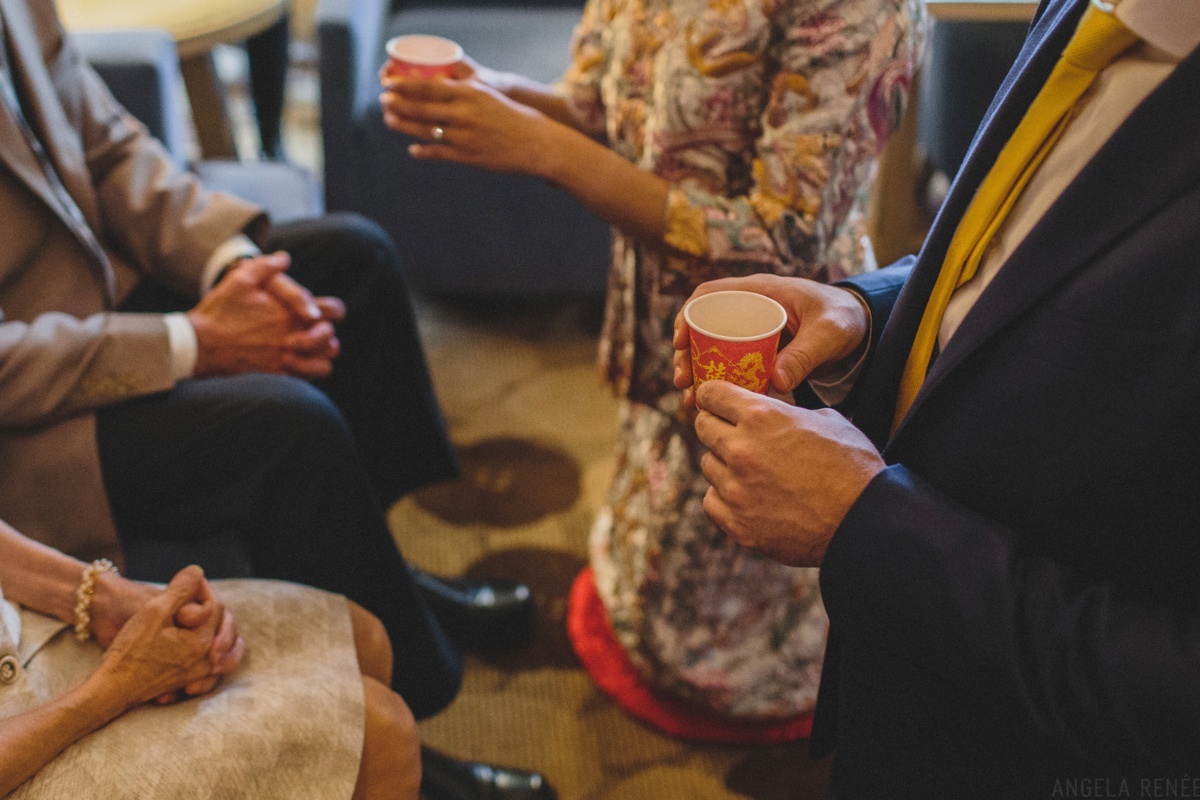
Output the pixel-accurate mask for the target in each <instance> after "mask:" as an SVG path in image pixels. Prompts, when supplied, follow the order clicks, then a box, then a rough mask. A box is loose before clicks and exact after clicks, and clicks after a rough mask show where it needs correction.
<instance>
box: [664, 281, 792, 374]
mask: <svg viewBox="0 0 1200 800" xmlns="http://www.w3.org/2000/svg"><path fill="white" fill-rule="evenodd" d="M683 318H684V320H685V321H686V322H687V325H688V329H689V332H690V334H691V339H692V378H693V380H694V381H695V382H696V384H697V385H699V384H701V383H703V382H704V381H712V380H721V381H730V382H731V383H736V384H737V385H738V386H741V387H743V388H745V389H749V390H750V391H752V392H759V393H760V394H766V393H767V391H768V390H769V389H770V388H771V369H772V367H774V366H775V352H776V350H777V349H778V348H779V334H780V332H781V331H782V330H783V326H784V325H786V324H787V312H786V311H784V309H783V306H781V305H779V303H777V302H775V301H774V300H772V299H771V298H769V297H767V296H765V295H761V294H757V293H755V292H738V291H730V292H713V293H711V294H702V295H700V296H699V297H697V298H696V299H694V300H692V301H691V302H689V303H688V304H687V305H686V306H684V307H683Z"/></svg>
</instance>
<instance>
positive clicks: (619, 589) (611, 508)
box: [557, 0, 924, 718]
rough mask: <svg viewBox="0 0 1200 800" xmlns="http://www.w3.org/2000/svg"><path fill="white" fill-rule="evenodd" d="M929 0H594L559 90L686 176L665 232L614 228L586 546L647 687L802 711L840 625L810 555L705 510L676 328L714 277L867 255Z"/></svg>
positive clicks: (770, 712) (630, 150) (655, 162)
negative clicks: (603, 409)
mask: <svg viewBox="0 0 1200 800" xmlns="http://www.w3.org/2000/svg"><path fill="white" fill-rule="evenodd" d="M923 13H924V12H923V8H922V6H921V3H920V0H588V4H587V6H586V8H585V10H584V16H583V20H582V22H581V24H580V26H579V27H578V29H577V30H576V35H575V41H574V43H573V66H572V67H571V69H570V70H569V71H568V73H567V74H566V75H565V76H564V77H563V79H562V80H561V82H560V83H559V84H558V86H557V91H558V93H559V94H560V95H561V96H562V97H563V98H564V99H565V100H566V101H567V103H568V105H569V106H570V107H571V109H572V111H573V113H574V114H575V115H576V119H577V120H578V122H579V125H580V127H581V128H583V129H584V130H586V131H588V132H589V133H592V134H593V135H595V136H597V137H598V138H600V139H601V140H603V141H605V142H606V143H607V144H608V145H609V146H610V147H612V148H613V149H614V150H615V151H617V152H618V153H620V154H621V155H623V156H624V157H626V158H627V159H629V160H630V161H631V162H633V163H634V164H636V165H638V166H639V167H641V168H643V169H646V170H650V171H651V172H653V173H654V174H656V175H658V176H660V177H662V178H664V179H665V180H667V181H668V182H670V184H671V187H672V188H671V191H670V194H669V198H670V199H669V203H668V209H667V215H668V232H667V234H666V236H665V237H664V241H662V242H647V241H637V240H634V239H631V238H629V237H626V236H624V235H622V234H621V233H620V232H617V233H616V234H615V238H614V244H613V263H612V271H611V274H610V278H609V287H608V304H607V309H606V313H605V323H604V329H603V332H602V336H601V348H600V350H601V352H600V362H601V368H602V370H603V372H604V374H605V376H606V378H607V379H608V380H609V381H610V382H611V383H612V385H613V386H614V388H615V390H616V391H617V392H618V393H619V394H620V395H621V396H622V397H623V398H624V402H623V403H622V411H621V420H620V431H619V442H618V447H617V471H616V477H615V479H614V481H613V484H612V487H611V489H610V492H609V496H608V499H607V504H606V506H605V508H604V509H603V510H602V512H601V514H600V516H599V518H598V519H597V521H596V524H595V526H594V528H593V531H592V535H591V541H590V559H591V564H592V567H593V571H594V573H595V578H596V584H597V589H598V591H599V593H600V596H601V598H602V599H603V601H604V603H605V605H606V607H607V609H608V613H609V617H610V619H611V621H612V624H613V626H614V629H615V632H616V634H617V638H618V639H619V641H620V642H621V643H622V644H623V646H624V647H625V649H626V651H627V653H628V655H629V657H630V659H631V660H632V662H633V663H634V664H635V665H636V666H637V668H638V669H639V670H640V671H641V673H642V674H643V676H644V677H645V678H646V679H647V680H648V681H649V682H650V683H651V684H652V685H654V686H656V687H658V688H660V689H664V690H667V691H669V692H673V693H675V694H677V695H682V696H684V697H686V698H689V699H691V700H693V701H696V702H698V703H700V704H703V705H704V706H707V707H709V708H711V709H713V710H715V711H717V712H719V713H722V714H726V715H729V716H733V717H742V718H772V717H783V716H790V715H793V714H796V713H800V712H803V711H807V710H810V709H811V708H812V707H813V705H814V703H815V697H816V687H817V683H818V681H819V676H820V668H821V659H822V655H823V650H824V642H825V632H826V626H827V620H826V617H825V611H824V608H823V606H822V604H821V599H820V592H819V589H818V585H817V575H816V571H815V570H807V569H793V568H789V567H785V566H782V565H780V564H777V563H775V562H773V561H770V560H769V559H767V558H765V557H763V556H760V555H758V554H756V553H753V552H750V551H748V550H745V549H744V548H742V547H740V546H739V545H737V544H735V543H733V542H732V541H731V540H730V539H728V538H727V537H726V536H725V535H724V534H723V533H721V531H719V530H718V529H717V528H716V527H715V526H714V525H713V524H712V523H711V522H710V521H709V519H708V518H707V517H706V516H705V514H704V511H703V509H702V507H701V501H702V498H703V497H704V493H705V491H706V489H707V488H708V485H707V483H706V481H705V480H704V477H703V475H702V474H701V473H700V469H699V461H700V456H701V453H702V448H701V446H700V445H699V444H698V442H697V441H696V438H695V435H694V432H693V431H692V429H691V427H690V426H688V425H686V424H685V423H684V422H683V421H682V420H681V419H680V416H679V393H678V392H677V391H676V390H675V389H674V387H673V386H672V384H671V375H672V364H671V358H672V354H673V349H672V347H671V331H672V324H673V321H674V318H675V315H676V313H677V312H678V311H679V309H680V308H681V306H682V304H683V302H684V301H685V300H686V299H687V298H688V297H689V296H690V295H691V293H692V290H693V288H694V287H695V286H696V285H698V284H700V283H702V282H704V281H707V280H710V279H713V278H720V277H726V276H735V275H747V274H751V273H757V272H774V273H778V274H782V275H801V276H805V277H810V278H815V279H819V280H826V281H828V280H835V279H838V278H840V277H842V276H844V275H848V274H853V273H857V272H860V271H862V270H864V269H869V268H872V267H873V266H874V263H873V262H874V259H873V257H872V256H871V255H870V251H869V248H868V247H866V246H865V245H864V214H863V210H864V207H865V200H866V192H867V190H868V189H869V188H870V185H871V181H872V178H873V176H874V169H875V159H876V156H877V155H878V153H879V150H880V148H881V146H882V143H883V141H884V139H885V138H886V136H887V135H888V133H889V132H890V131H891V130H893V129H894V128H895V127H896V125H897V124H898V123H899V118H900V115H901V112H902V109H903V107H904V104H905V102H906V100H907V96H908V89H909V80H910V77H911V76H912V74H913V69H914V66H915V63H916V59H917V56H918V51H919V46H920V40H921V35H922V31H923V28H924V16H923Z"/></svg>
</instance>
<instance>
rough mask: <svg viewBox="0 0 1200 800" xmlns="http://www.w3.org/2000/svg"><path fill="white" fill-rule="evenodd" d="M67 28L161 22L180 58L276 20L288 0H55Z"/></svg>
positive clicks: (146, 25) (159, 25)
mask: <svg viewBox="0 0 1200 800" xmlns="http://www.w3.org/2000/svg"><path fill="white" fill-rule="evenodd" d="M57 1H58V13H59V15H60V16H61V17H62V21H63V25H64V26H66V28H67V29H68V30H75V31H88V30H120V29H124V28H162V29H164V30H166V31H167V32H168V33H170V34H171V38H173V39H174V40H175V45H176V47H177V48H178V51H179V57H180V58H188V57H190V56H194V55H198V54H200V53H205V52H207V51H209V50H211V49H212V48H213V47H214V46H216V45H218V44H225V43H231V42H240V41H242V40H244V39H247V38H249V37H251V36H253V35H254V34H256V33H258V32H260V31H262V30H264V29H266V28H267V27H269V26H270V25H272V24H273V23H275V22H277V21H278V20H279V19H280V18H281V17H282V16H283V14H284V12H285V11H287V0H151V2H130V0H57Z"/></svg>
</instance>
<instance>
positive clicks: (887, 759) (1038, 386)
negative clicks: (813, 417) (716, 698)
mask: <svg viewBox="0 0 1200 800" xmlns="http://www.w3.org/2000/svg"><path fill="white" fill-rule="evenodd" d="M1083 8H1084V3H1083V1H1082V0H1049V1H1048V2H1044V3H1043V6H1042V8H1040V9H1039V13H1038V15H1037V16H1036V17H1035V20H1034V24H1033V26H1032V28H1031V33H1030V37H1029V40H1028V42H1027V43H1026V46H1025V48H1024V50H1023V51H1022V53H1021V55H1020V56H1019V58H1018V60H1017V63H1016V65H1015V66H1014V68H1013V71H1012V73H1011V74H1010V75H1009V77H1008V78H1007V79H1006V81H1005V83H1004V85H1003V86H1002V87H1001V89H1000V91H999V93H998V95H997V98H996V100H995V101H994V102H993V105H992V108H991V109H990V110H989V112H988V116H987V117H986V118H985V121H984V123H983V125H982V127H981V129H980V132H979V133H978V134H977V136H976V140H975V142H974V143H973V145H972V149H971V151H970V152H969V153H968V157H967V159H966V161H965V162H964V165H963V167H962V170H961V172H960V174H959V176H958V178H957V180H956V182H955V185H954V186H953V188H952V189H951V192H950V194H949V196H948V197H947V200H946V203H945V205H944V207H943V209H942V211H941V212H940V214H939V216H938V218H937V220H936V221H935V223H934V226H933V228H932V230H931V232H930V234H929V236H928V238H927V240H926V243H925V246H924V248H923V250H922V252H921V253H920V255H919V256H918V257H917V259H916V260H915V263H913V261H912V260H911V259H909V260H908V261H906V262H905V263H903V264H900V265H895V266H892V267H889V268H887V269H884V270H881V271H879V272H877V273H873V274H869V275H865V276H861V277H859V278H856V279H853V280H852V281H850V283H852V284H853V285H854V286H855V287H857V288H858V289H859V290H860V291H861V292H862V293H863V294H864V296H865V297H867V299H868V301H869V303H870V304H871V306H872V308H873V312H874V315H875V329H876V331H881V333H879V335H878V340H877V341H876V342H874V343H873V345H872V349H871V351H870V356H869V358H870V361H869V363H868V365H867V367H866V370H865V371H864V373H863V375H862V377H861V378H860V379H859V381H858V384H857V386H856V387H855V390H854V392H853V393H852V394H851V396H850V397H849V398H848V399H847V402H846V405H845V406H844V410H845V411H846V413H847V414H848V415H849V416H851V418H852V419H853V420H854V422H855V424H856V425H858V426H859V427H860V428H861V429H862V430H863V431H865V432H866V433H867V434H868V435H869V436H871V438H872V439H873V440H874V441H875V442H876V443H877V444H878V445H879V447H880V448H881V450H882V452H883V454H884V458H885V459H886V461H887V462H888V464H889V465H890V466H889V468H888V469H887V470H885V471H884V472H883V473H882V474H880V475H879V476H878V477H877V478H876V479H875V480H874V481H873V482H872V483H871V484H870V485H869V486H868V487H867V489H866V490H865V492H864V493H863V494H862V496H861V497H860V498H859V500H858V501H857V502H856V504H855V505H854V507H853V508H852V509H851V511H850V513H849V515H848V516H847V518H846V520H845V521H844V522H843V524H842V525H841V527H840V528H839V529H838V531H837V533H836V535H835V536H834V538H833V541H832V542H831V544H830V547H829V550H828V553H827V556H826V560H825V563H824V565H823V568H822V575H821V585H822V589H823V592H824V598H825V603H826V605H827V607H828V610H829V616H830V620H831V625H830V642H829V648H828V653H827V657H826V662H825V672H824V678H823V681H822V686H821V692H820V699H819V703H818V708H817V718H816V721H815V727H814V732H813V748H814V752H815V753H816V754H818V755H820V754H823V753H825V752H828V751H829V750H830V749H836V753H837V755H836V757H835V766H834V786H835V794H836V795H837V796H838V797H846V798H858V797H887V798H898V797H950V798H960V797H961V798H968V797H969V798H977V797H990V796H1011V797H1049V796H1088V795H1086V794H1080V792H1081V791H1092V794H1091V796H1104V795H1102V794H1098V792H1099V791H1101V790H1104V791H1110V792H1119V791H1120V787H1121V784H1120V783H1119V778H1120V777H1123V778H1125V779H1126V780H1127V781H1130V782H1129V783H1127V784H1126V786H1127V789H1128V791H1129V796H1132V797H1138V796H1141V795H1139V794H1138V792H1139V791H1141V789H1142V787H1143V786H1144V784H1142V783H1141V781H1142V780H1155V779H1172V780H1178V779H1183V778H1186V779H1187V780H1188V781H1191V780H1192V779H1194V778H1197V777H1200V52H1193V53H1191V54H1190V55H1189V56H1188V57H1186V58H1185V59H1184V60H1183V62H1182V63H1181V64H1180V65H1179V67H1178V68H1177V69H1176V70H1175V71H1174V72H1173V73H1172V74H1171V75H1170V76H1169V77H1168V78H1167V79H1166V81H1165V82H1164V83H1163V84H1162V85H1161V86H1160V87H1159V88H1158V89H1156V90H1155V91H1154V92H1153V93H1152V94H1151V95H1150V96H1149V97H1148V98H1147V99H1146V100H1145V101H1144V102H1143V103H1142V104H1141V105H1140V106H1139V107H1138V108H1137V109H1136V110H1135V111H1134V112H1133V114H1132V116H1130V118H1129V119H1128V120H1127V121H1126V122H1125V123H1124V124H1123V125H1122V126H1121V127H1120V128H1119V129H1118V130H1117V131H1116V133H1115V134H1114V135H1113V137H1112V138H1111V139H1110V140H1109V141H1108V142H1107V143H1106V144H1105V145H1104V146H1103V148H1102V149H1101V150H1100V151H1099V152H1098V153H1097V155H1096V156H1095V158H1094V159H1092V161H1091V162H1090V163H1089V164H1088V165H1087V166H1086V167H1085V168H1084V170H1083V171H1082V172H1081V173H1080V175H1079V176H1078V178H1077V179H1076V180H1074V181H1073V182H1072V183H1071V184H1070V186H1068V187H1067V189H1066V190H1065V191H1064V193H1063V194H1062V196H1061V198H1060V199H1059V200H1058V201H1057V202H1056V203H1055V204H1054V205H1053V206H1052V207H1051V208H1050V209H1049V211H1048V212H1047V213H1046V215H1045V216H1044V218H1043V219H1042V220H1041V221H1040V222H1039V223H1038V224H1037V226H1036V227H1035V228H1034V229H1033V230H1032V231H1031V232H1030V234H1029V236H1028V237H1027V239H1026V240H1025V241H1024V243H1022V244H1021V245H1020V247H1019V248H1018V249H1017V250H1016V251H1015V252H1014V253H1013V255H1012V257H1011V258H1010V260H1009V261H1008V262H1007V263H1006V264H1005V265H1004V266H1003V267H1002V269H1001V270H1000V272H999V274H998V275H997V276H996V278H995V279H994V280H993V282H992V284H991V285H990V286H989V287H988V289H987V290H986V291H985V292H984V293H983V294H982V296H981V297H980V298H979V300H978V303H977V304H976V306H975V307H974V308H973V309H972V310H971V312H970V313H969V314H968V316H967V317H966V319H965V320H964V321H963V323H962V325H961V327H960V328H959V329H958V331H957V333H956V335H955V336H954V337H953V339H952V340H951V341H950V343H949V345H948V346H947V348H946V349H945V351H943V352H942V353H941V354H940V355H939V356H938V358H937V359H936V361H935V363H934V364H933V366H932V368H931V371H930V373H929V375H928V379H927V380H926V382H925V385H924V387H923V388H922V390H921V392H920V394H919V396H918V397H917V399H916V402H915V404H914V405H913V407H912V409H911V410H910V412H909V414H908V416H907V418H906V419H905V420H904V421H903V422H902V423H901V425H900V427H899V428H898V429H897V431H896V432H895V435H894V436H892V437H891V438H890V439H889V435H888V432H889V426H890V423H891V417H892V409H893V408H894V405H895V400H896V388H897V385H898V383H899V379H900V374H901V371H902V369H903V366H904V361H905V358H906V355H907V353H908V350H909V347H910V344H911V342H912V339H913V336H914V333H915V331H916V328H917V324H918V322H919V320H920V316H921V313H922V310H923V308H924V305H925V301H926V299H927V297H928V295H929V292H930V289H931V288H932V286H933V282H934V280H935V278H936V276H937V272H938V270H939V268H940V265H941V263H942V259H943V256H944V254H945V251H946V248H947V246H948V244H949V242H950V238H951V236H952V235H953V233H954V229H955V226H956V225H957V223H958V220H959V218H960V217H961V215H962V213H963V212H964V210H965V209H966V207H967V204H968V203H969V202H970V199H971V196H972V194H973V192H974V191H975V189H976V187H977V186H978V185H979V182H980V181H981V180H982V178H983V176H984V175H985V174H986V172H987V170H988V169H989V167H990V166H991V164H992V163H993V161H994V160H995V158H996V155H997V154H998V152H999V150H1000V148H1001V147H1002V146H1003V144H1004V143H1005V141H1006V140H1007V139H1008V137H1009V135H1010V134H1011V132H1012V130H1013V129H1014V128H1015V127H1016V125H1017V123H1018V121H1019V120H1020V118H1021V116H1022V114H1023V113H1024V111H1025V109H1026V108H1027V107H1028V105H1029V103H1030V101H1031V100H1032V99H1033V97H1034V96H1035V95H1036V94H1037V92H1038V90H1039V89H1040V87H1041V85H1042V83H1043V81H1044V79H1045V77H1046V75H1047V74H1048V73H1049V71H1050V69H1051V67H1052V66H1053V64H1054V62H1055V60H1056V59H1057V56H1058V54H1059V53H1060V52H1061V51H1062V47H1063V45H1064V44H1065V43H1066V41H1067V40H1068V39H1069V38H1070V35H1071V33H1072V31H1073V29H1074V26H1075V23H1076V21H1077V20H1078V18H1079V16H1080V14H1081V13H1082V11H1083ZM885 321H886V325H884V322H885ZM1101 780H1106V781H1110V782H1108V783H1100V781H1101ZM1069 781H1074V783H1070V782H1069ZM1089 781H1091V782H1092V783H1088V782H1089ZM1158 785H1159V786H1163V785H1165V784H1158ZM1106 787H1107V788H1106ZM1188 788H1189V790H1193V788H1200V787H1193V786H1192V784H1190V783H1189V785H1188ZM1071 791H1075V792H1076V794H1075V795H1071V794H1069V792H1071ZM1176 791H1177V792H1178V791H1179V789H1178V784H1177V789H1176ZM1056 792H1057V794H1056ZM1144 796H1151V795H1144ZM1185 796H1186V795H1185Z"/></svg>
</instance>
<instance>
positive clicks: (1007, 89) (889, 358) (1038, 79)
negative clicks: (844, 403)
mask: <svg viewBox="0 0 1200 800" xmlns="http://www.w3.org/2000/svg"><path fill="white" fill-rule="evenodd" d="M1085 3H1086V0H1065V1H1064V2H1062V3H1059V4H1052V5H1050V6H1047V7H1045V8H1043V9H1039V11H1040V12H1041V13H1040V15H1039V17H1038V19H1037V22H1036V23H1035V24H1034V26H1033V28H1032V29H1031V30H1030V33H1029V36H1028V38H1027V39H1026V41H1025V46H1024V47H1022V48H1021V52H1020V53H1019V54H1018V55H1017V58H1016V61H1015V62H1014V64H1013V67H1012V69H1011V70H1010V71H1009V74H1008V76H1007V77H1006V78H1005V79H1004V82H1003V83H1002V84H1001V85H1000V88H999V89H998V90H997V92H996V96H995V98H993V100H992V104H991V106H990V107H989V108H988V110H987V113H986V114H985V115H984V118H983V121H982V122H981V123H980V126H979V132H977V133H976V136H975V139H974V141H972V142H971V146H970V147H969V148H968V150H967V154H966V156H965V157H964V159H963V163H962V165H961V166H960V167H959V170H958V174H957V175H956V176H955V179H954V183H953V185H952V186H951V187H950V191H949V193H948V194H947V195H946V199H945V201H944V202H943V203H942V207H941V209H940V210H939V211H938V214H937V217H936V218H935V219H934V221H933V225H932V226H930V229H929V233H928V235H927V236H926V237H925V243H924V245H923V246H922V247H921V252H920V253H919V254H918V256H917V263H916V265H915V266H914V267H913V271H912V274H911V275H910V277H909V280H908V281H907V283H906V284H905V286H904V289H903V291H902V292H901V294H900V297H899V298H898V299H897V301H896V305H895V308H894V309H893V311H892V314H891V316H890V317H889V319H888V322H887V327H886V328H885V329H884V332H883V334H882V335H881V337H880V340H879V345H878V349H877V351H876V354H875V357H874V359H873V365H874V366H873V368H872V369H871V370H868V371H867V373H866V374H865V375H864V376H863V380H862V382H861V384H862V385H861V387H860V388H859V389H858V390H856V391H861V392H862V394H861V396H862V397H863V398H866V399H865V400H864V401H863V403H862V405H861V406H860V408H859V409H858V412H857V413H856V415H855V423H856V424H857V425H858V426H859V427H860V428H862V430H863V431H864V432H865V433H866V434H867V435H868V436H870V437H871V439H872V441H874V442H875V443H876V445H878V446H879V447H880V448H882V447H883V446H884V445H885V444H886V443H887V441H888V434H889V431H890V429H891V423H892V412H893V409H894V408H895V403H896V394H897V391H898V387H899V385H900V376H901V373H902V372H903V371H904V362H905V360H906V358H907V357H908V351H909V349H910V348H911V347H912V341H913V337H915V336H916V333H917V326H918V325H919V324H920V322H921V314H922V313H923V312H924V310H925V304H926V301H927V300H928V298H929V294H930V292H932V291H933V285H934V283H935V282H936V281H937V276H938V272H939V271H940V270H941V266H942V261H943V260H944V259H945V256H946V250H947V248H949V246H950V240H951V239H952V238H953V237H954V231H955V229H957V227H958V222H959V220H960V219H962V215H963V214H964V213H965V212H966V210H967V206H968V205H970V202H971V199H972V198H973V197H974V195H975V190H976V189H977V188H978V187H979V184H980V183H981V182H982V181H983V179H984V177H985V176H986V175H987V173H988V170H990V169H991V167H992V164H993V163H994V162H995V160H996V157H997V156H998V155H999V154H1000V150H1001V149H1002V148H1003V147H1004V145H1005V143H1006V142H1007V141H1008V139H1009V137H1010V136H1011V135H1012V132H1013V131H1014V130H1015V129H1016V127H1017V124H1018V123H1019V122H1020V121H1021V118H1022V117H1023V116H1024V115H1025V110H1026V109H1027V108H1028V107H1029V105H1030V103H1032V102H1033V98H1034V97H1036V96H1037V93H1038V92H1039V91H1040V90H1041V88H1042V85H1043V84H1044V83H1045V81H1046V76H1047V75H1049V74H1050V71H1051V69H1053V68H1054V64H1055V63H1056V62H1057V61H1058V56H1059V54H1060V53H1061V52H1062V49H1063V47H1064V46H1066V43H1067V40H1068V39H1070V37H1071V33H1072V32H1073V30H1074V26H1075V24H1076V21H1077V20H1078V18H1079V16H1080V15H1082V13H1083V9H1084V7H1085ZM923 395H924V392H922V393H921V394H919V395H918V396H917V399H916V402H915V403H914V406H913V407H914V408H915V407H916V405H917V404H919V403H920V402H921V400H922V399H923ZM911 415H912V413H911V411H910V414H909V416H910V417H911Z"/></svg>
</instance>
